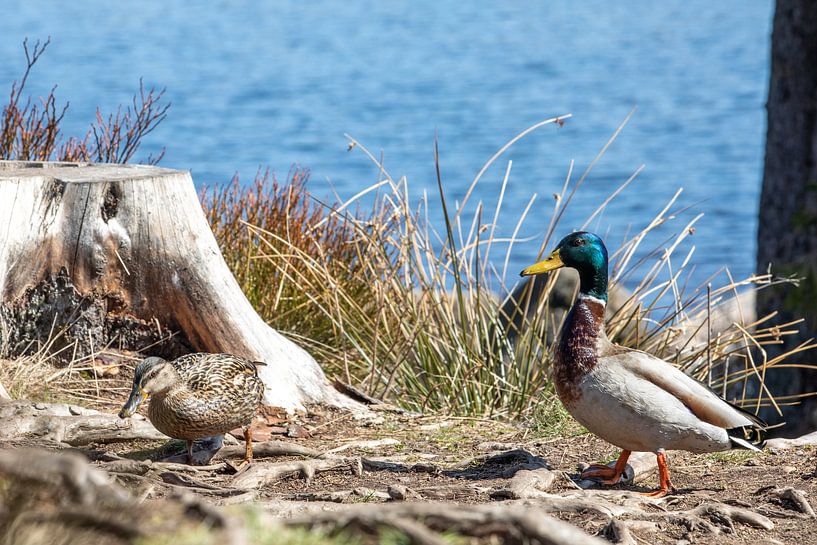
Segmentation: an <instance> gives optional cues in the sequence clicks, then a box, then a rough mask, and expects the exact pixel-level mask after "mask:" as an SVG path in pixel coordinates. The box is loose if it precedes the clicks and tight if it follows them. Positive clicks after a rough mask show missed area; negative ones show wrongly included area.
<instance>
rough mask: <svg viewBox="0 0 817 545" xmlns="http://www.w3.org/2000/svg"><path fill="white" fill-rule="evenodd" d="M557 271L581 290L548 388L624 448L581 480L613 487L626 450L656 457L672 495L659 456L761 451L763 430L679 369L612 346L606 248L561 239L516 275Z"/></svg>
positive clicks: (589, 237)
mask: <svg viewBox="0 0 817 545" xmlns="http://www.w3.org/2000/svg"><path fill="white" fill-rule="evenodd" d="M560 267H572V268H574V269H576V270H577V271H578V272H579V278H580V291H579V296H578V299H577V300H576V302H575V303H574V304H573V308H572V309H571V310H570V313H569V314H568V315H567V317H566V318H565V322H564V325H563V326H562V332H561V337H560V339H559V341H558V343H557V345H556V347H555V359H554V363H553V381H554V385H555V387H556V392H557V394H558V395H559V399H560V400H561V401H562V403H563V404H564V406H565V408H566V409H567V410H568V412H569V413H570V414H571V415H572V416H573V417H574V418H575V419H576V420H578V421H579V422H580V423H581V424H582V425H584V426H585V427H586V428H587V429H588V430H590V431H591V432H593V433H595V434H596V435H598V436H599V437H601V438H602V439H604V440H605V441H608V442H610V443H612V444H614V445H616V446H618V447H620V448H621V449H622V452H621V456H619V458H618V461H617V462H616V464H615V467H608V466H606V465H602V464H593V465H592V466H590V468H588V469H587V470H585V471H584V472H582V478H601V479H603V480H602V481H601V482H602V483H603V484H616V483H618V482H619V480H620V478H621V475H622V473H623V472H624V469H625V467H626V466H627V458H628V457H629V456H630V452H631V451H639V452H654V453H655V454H656V455H657V457H658V474H659V479H660V487H659V488H658V489H657V490H656V491H654V492H651V493H649V494H648V495H650V496H653V497H662V496H665V495H666V494H667V493H668V492H669V491H670V490H672V483H671V482H670V478H669V470H668V469H667V461H666V456H665V454H664V450H665V449H668V450H673V449H677V450H687V451H690V452H696V453H697V452H716V451H721V450H729V449H733V448H746V449H751V450H759V447H760V448H762V446H763V443H762V437H761V435H762V434H761V432H762V431H763V430H764V428H765V426H766V424H765V423H764V422H763V421H762V420H761V419H759V418H758V417H757V416H755V415H753V414H751V413H748V412H746V411H743V410H742V409H740V408H738V407H735V406H733V405H730V404H729V403H727V402H726V401H724V400H723V399H721V398H720V397H718V396H717V395H716V394H715V393H714V392H712V391H711V390H709V389H708V388H707V387H706V386H704V385H703V384H701V383H699V382H698V381H696V380H695V379H693V378H691V377H690V376H689V375H687V374H685V373H684V372H682V371H681V370H679V369H677V368H676V367H673V366H672V365H670V364H668V363H667V362H665V361H663V360H660V359H658V358H656V357H654V356H651V355H650V354H647V353H645V352H641V351H638V350H632V349H629V348H624V347H622V346H618V345H615V344H613V343H611V342H610V340H609V339H608V338H607V334H606V333H605V331H604V308H605V305H606V304H607V249H606V248H605V247H604V243H603V242H602V241H601V239H600V238H599V237H598V236H596V235H594V234H592V233H585V232H579V233H573V234H572V235H568V236H566V237H565V238H564V239H562V241H561V242H560V243H559V245H558V246H557V247H556V249H555V250H554V251H553V253H551V254H550V256H548V258H547V259H545V260H544V261H541V262H539V263H537V264H535V265H533V266H531V267H528V268H527V269H525V270H524V271H522V273H521V275H522V276H528V275H536V274H542V273H545V272H548V271H552V270H555V269H558V268H560Z"/></svg>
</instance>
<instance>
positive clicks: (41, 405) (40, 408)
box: [34, 403, 46, 411]
mask: <svg viewBox="0 0 817 545" xmlns="http://www.w3.org/2000/svg"><path fill="white" fill-rule="evenodd" d="M34 408H35V409H37V410H38V411H44V410H45V409H46V405H45V403H35V404H34Z"/></svg>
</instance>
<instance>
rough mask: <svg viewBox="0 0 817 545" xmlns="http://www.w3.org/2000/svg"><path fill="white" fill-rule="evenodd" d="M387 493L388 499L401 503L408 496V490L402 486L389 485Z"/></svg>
mask: <svg viewBox="0 0 817 545" xmlns="http://www.w3.org/2000/svg"><path fill="white" fill-rule="evenodd" d="M387 492H388V493H389V497H390V498H391V499H393V500H396V501H402V500H404V499H406V496H407V495H408V490H407V489H406V487H405V486H403V485H402V484H393V485H390V486H389V488H388V489H387Z"/></svg>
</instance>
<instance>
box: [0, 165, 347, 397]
mask: <svg viewBox="0 0 817 545" xmlns="http://www.w3.org/2000/svg"><path fill="white" fill-rule="evenodd" d="M0 297H2V299H0V319H1V321H2V322H3V323H2V324H0V325H2V326H3V328H2V330H0V335H2V337H3V339H2V340H3V346H4V347H5V349H6V350H7V351H9V352H10V353H12V354H19V353H22V352H26V351H28V352H31V351H33V350H36V349H39V348H40V347H42V346H46V347H48V348H49V349H50V351H51V352H52V353H53V352H58V351H59V350H63V354H67V355H68V357H75V356H76V355H77V354H78V355H80V356H83V355H87V354H89V353H92V352H94V351H98V350H101V349H103V348H105V347H113V348H117V349H126V350H133V351H139V352H145V353H147V354H155V355H161V356H165V357H175V356H178V355H181V354H183V353H187V352H191V351H204V352H229V353H232V354H235V355H238V356H243V357H245V358H249V359H252V360H258V361H263V362H266V363H267V365H266V366H264V367H261V377H262V379H263V380H264V383H265V384H266V388H267V389H266V396H265V401H266V403H268V404H270V405H275V406H279V407H284V408H286V409H300V408H303V405H304V403H307V402H309V403H327V402H328V403H331V404H334V405H348V404H349V401H348V400H347V399H346V398H344V397H343V396H341V395H340V394H338V393H337V392H336V391H335V390H334V389H333V388H332V387H331V386H330V384H329V383H328V381H327V380H326V378H325V377H324V375H323V372H322V371H321V369H320V367H319V366H318V364H317V363H316V362H315V360H314V359H312V357H311V356H309V354H307V353H306V352H305V351H304V350H302V349H301V348H299V347H298V346H296V345H295V344H294V343H292V342H290V341H289V340H288V339H286V338H284V337H283V336H281V335H280V334H279V333H278V332H276V331H274V330H273V329H271V328H270V327H269V326H267V325H266V324H265V323H264V321H263V320H262V319H261V318H260V317H259V316H258V315H257V314H256V313H255V311H254V310H253V308H252V306H251V305H250V303H249V301H247V299H246V297H245V296H244V294H243V293H242V292H241V289H240V288H239V286H238V283H237V282H236V281H235V279H234V278H233V276H232V274H231V273H230V271H229V269H228V268H227V265H226V263H225V262H224V259H223V258H222V256H221V252H220V251H219V248H218V245H217V244H216V240H215V238H214V237H213V234H212V231H211V230H210V227H209V225H208V224H207V220H206V219H205V217H204V213H203V211H202V208H201V204H200V203H199V200H198V196H197V195H196V191H195V188H194V186H193V180H192V178H191V177H190V173H188V172H181V171H176V170H168V169H162V168H156V167H147V166H139V165H107V164H102V165H94V164H76V163H35V162H14V161H0ZM49 339H50V340H49Z"/></svg>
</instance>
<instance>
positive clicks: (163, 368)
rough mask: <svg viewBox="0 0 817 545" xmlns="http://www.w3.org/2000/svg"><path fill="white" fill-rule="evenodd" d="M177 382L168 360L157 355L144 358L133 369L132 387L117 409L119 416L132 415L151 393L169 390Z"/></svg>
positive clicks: (175, 373)
mask: <svg viewBox="0 0 817 545" xmlns="http://www.w3.org/2000/svg"><path fill="white" fill-rule="evenodd" d="M178 382H179V374H178V373H177V372H176V369H175V368H174V367H173V365H172V364H171V363H170V362H168V361H166V360H163V359H162V358H157V357H150V358H145V359H144V360H142V361H141V362H140V363H139V365H137V366H136V369H135V370H134V373H133V388H132V389H131V392H130V397H129V398H128V400H127V401H126V402H125V405H124V406H123V407H122V410H121V411H119V418H128V417H130V416H133V413H135V412H136V409H138V408H139V405H141V404H142V402H143V401H144V400H146V399H147V398H148V397H150V396H151V395H152V394H158V393H161V392H165V391H167V390H169V389H170V388H172V387H173V386H174V385H175V384H177V383H178Z"/></svg>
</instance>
